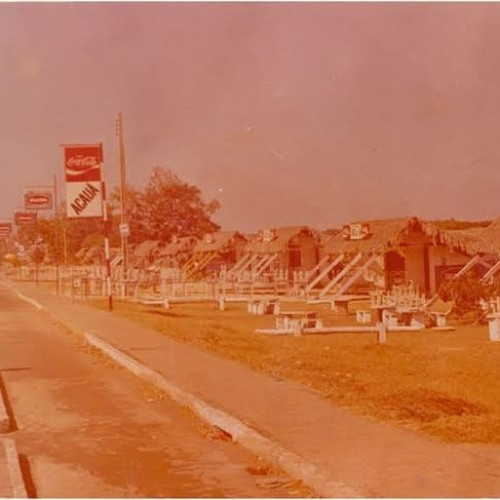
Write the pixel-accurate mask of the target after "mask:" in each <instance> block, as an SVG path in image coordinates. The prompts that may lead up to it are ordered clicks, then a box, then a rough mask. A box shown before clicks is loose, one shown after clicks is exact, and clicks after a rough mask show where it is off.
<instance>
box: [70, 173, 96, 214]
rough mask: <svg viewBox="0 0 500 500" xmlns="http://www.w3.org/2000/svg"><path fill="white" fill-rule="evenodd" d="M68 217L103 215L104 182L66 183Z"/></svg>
mask: <svg viewBox="0 0 500 500" xmlns="http://www.w3.org/2000/svg"><path fill="white" fill-rule="evenodd" d="M66 189H67V191H66V195H67V198H66V213H67V214H68V217H72V218H76V219H79V218H84V217H102V216H103V213H102V183H101V182H100V181H88V182H68V183H67V184H66Z"/></svg>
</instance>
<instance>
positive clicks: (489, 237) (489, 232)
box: [323, 217, 500, 256]
mask: <svg viewBox="0 0 500 500" xmlns="http://www.w3.org/2000/svg"><path fill="white" fill-rule="evenodd" d="M366 223H367V224H369V226H370V236H369V237H368V238H366V239H361V240H346V239H344V236H343V234H342V233H339V234H336V235H334V236H332V237H330V238H329V239H327V240H326V241H325V242H324V244H323V249H324V251H325V252H326V253H331V254H340V253H358V252H363V253H381V252H385V251H388V250H390V249H391V248H395V247H398V246H399V245H400V243H401V242H402V240H403V239H404V238H405V236H406V235H407V234H408V232H409V231H411V230H417V231H421V232H422V233H423V234H424V235H426V236H427V237H428V238H430V241H431V242H432V243H433V244H435V245H444V246H447V247H449V248H450V249H451V250H453V251H457V252H461V253H464V254H467V255H471V256H472V255H475V254H476V253H497V252H500V219H498V220H496V221H494V222H492V223H491V224H490V226H488V227H471V228H469V229H443V228H442V227H440V225H439V224H438V223H436V222H428V221H424V220H421V219H418V218H417V217H411V218H405V219H388V220H375V221H366Z"/></svg>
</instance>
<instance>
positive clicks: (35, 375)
mask: <svg viewBox="0 0 500 500" xmlns="http://www.w3.org/2000/svg"><path fill="white" fill-rule="evenodd" d="M0 311H1V312H0V323H1V325H2V328H1V331H0V339H1V342H0V377H1V379H2V382H3V385H4V390H5V392H6V393H7V396H8V401H9V407H10V411H11V413H12V416H13V417H14V422H15V430H14V431H13V432H11V433H10V436H11V437H14V439H15V440H16V443H17V448H18V451H19V453H20V454H21V459H22V462H23V463H24V466H25V472H29V475H31V484H28V489H29V490H30V494H31V495H35V494H36V495H37V496H40V497H130V496H135V497H158V496H162V497H168V496H170V497H214V496H215V497H275V496H277V497H289V496H305V495H307V494H308V490H307V489H305V488H303V487H301V486H300V485H297V484H296V483H293V482H291V481H290V480H289V479H288V478H286V477H285V476H284V475H282V474H280V473H278V472H276V471H271V470H269V469H268V468H267V467H266V466H265V464H263V463H261V462H260V461H258V460H257V459H256V458H255V457H253V456H252V455H250V454H249V453H247V452H246V451H244V450H242V449H240V448H239V447H237V446H236V445H235V444H234V443H232V442H230V441H227V440H226V439H225V436H224V435H223V434H222V433H220V432H217V431H216V430H214V429H209V428H207V427H206V426H204V425H202V424H201V423H200V422H199V421H198V420H196V419H195V418H194V417H193V416H192V415H190V414H188V413H187V412H186V411H185V410H183V409H182V408H179V407H177V406H176V405H174V404H173V403H172V402H171V401H169V400H168V399H167V398H165V397H164V396H163V394H161V393H159V392H158V391H156V390H154V389H153V388H152V387H150V386H148V385H146V384H144V383H141V382H140V381H139V380H138V379H136V378H135V377H133V376H132V375H130V374H128V372H126V371H125V370H122V369H120V368H117V367H116V366H115V365H113V364H112V363H110V362H109V361H107V360H106V359H105V358H103V357H101V356H100V355H98V354H96V353H95V352H93V351H92V350H91V349H89V348H88V347H87V346H85V345H84V344H83V341H82V340H81V338H80V337H78V336H76V335H73V334H70V333H69V332H68V331H65V330H64V329H62V328H61V327H60V326H57V325H56V324H55V323H54V322H52V321H50V320H49V319H48V317H47V316H46V315H44V314H43V313H42V314H41V313H40V312H37V311H36V310H35V309H34V308H33V307H32V306H30V305H29V304H26V303H24V302H22V301H20V300H19V299H18V298H17V297H15V296H14V295H13V294H12V293H11V292H8V291H7V290H6V289H5V288H3V287H2V288H0ZM28 466H29V467H28ZM28 479H29V478H28Z"/></svg>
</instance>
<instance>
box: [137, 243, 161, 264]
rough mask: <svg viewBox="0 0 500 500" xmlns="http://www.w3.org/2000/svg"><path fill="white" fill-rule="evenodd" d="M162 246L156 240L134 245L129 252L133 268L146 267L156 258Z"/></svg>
mask: <svg viewBox="0 0 500 500" xmlns="http://www.w3.org/2000/svg"><path fill="white" fill-rule="evenodd" d="M162 246H163V244H162V243H161V242H160V241H157V240H146V241H143V242H141V243H139V244H138V245H136V246H135V247H134V248H133V249H132V251H131V252H130V263H131V264H132V265H134V266H138V267H140V266H148V265H150V264H152V263H153V262H154V261H155V260H156V259H157V257H158V253H159V251H160V249H161V247H162Z"/></svg>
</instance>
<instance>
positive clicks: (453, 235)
mask: <svg viewBox="0 0 500 500" xmlns="http://www.w3.org/2000/svg"><path fill="white" fill-rule="evenodd" d="M486 229H487V228H482V227H473V228H470V229H455V230H452V229H438V230H436V231H435V234H434V237H435V241H436V243H441V244H442V245H445V246H447V247H449V248H451V249H453V250H455V251H458V252H462V253H465V254H467V255H475V254H476V253H493V252H494V251H492V249H491V245H490V244H489V243H488V239H487V238H485V231H486ZM498 236H499V241H500V231H499V233H498ZM499 250H500V244H499V245H498V246H497V250H496V251H499Z"/></svg>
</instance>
